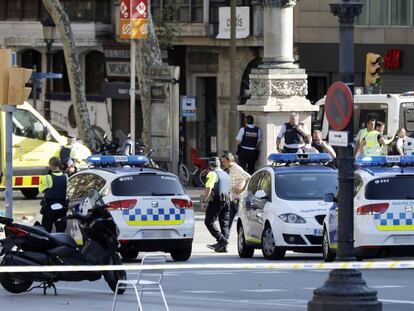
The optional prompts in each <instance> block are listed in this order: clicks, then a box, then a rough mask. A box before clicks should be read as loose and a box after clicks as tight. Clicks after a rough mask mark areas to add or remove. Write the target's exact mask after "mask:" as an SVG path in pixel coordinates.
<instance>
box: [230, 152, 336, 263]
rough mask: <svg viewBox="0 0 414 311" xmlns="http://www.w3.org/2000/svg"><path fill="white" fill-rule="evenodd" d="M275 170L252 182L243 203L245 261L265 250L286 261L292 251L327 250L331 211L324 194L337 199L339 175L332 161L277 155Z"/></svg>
mask: <svg viewBox="0 0 414 311" xmlns="http://www.w3.org/2000/svg"><path fill="white" fill-rule="evenodd" d="M268 160H269V161H271V162H273V164H272V165H269V166H266V167H264V168H262V169H260V170H259V171H257V172H256V173H255V174H254V175H253V176H252V177H251V179H250V180H249V183H248V185H247V190H246V191H245V193H244V195H243V197H242V198H241V201H240V207H239V219H238V222H237V233H238V239H237V246H238V253H239V256H240V257H242V258H249V257H252V256H253V254H254V250H255V249H260V248H261V249H262V253H263V255H264V257H265V258H267V259H281V258H283V257H284V255H285V253H286V251H287V250H293V251H301V252H314V251H319V252H320V250H321V246H322V224H323V220H324V218H325V216H326V215H327V213H328V210H329V207H330V205H329V204H328V203H326V202H324V201H323V198H324V194H326V193H336V191H337V183H338V182H337V179H338V172H337V170H336V169H335V168H333V167H331V166H328V165H326V164H327V163H328V162H329V161H331V160H332V158H331V157H330V155H328V154H325V153H320V154H317V153H316V154H272V155H270V156H269V159H268Z"/></svg>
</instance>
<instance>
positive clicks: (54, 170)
mask: <svg viewBox="0 0 414 311" xmlns="http://www.w3.org/2000/svg"><path fill="white" fill-rule="evenodd" d="M49 168H50V173H49V174H48V175H45V176H41V177H40V183H39V191H40V192H44V194H45V196H44V198H43V200H42V209H41V210H40V213H41V214H42V216H43V217H42V226H43V227H44V228H45V229H46V230H47V231H48V232H51V231H52V227H53V224H54V225H55V228H56V232H65V230H66V221H58V219H60V218H63V217H65V216H66V211H67V202H66V188H67V185H68V177H67V176H66V174H64V173H63V172H62V171H61V170H60V159H59V158H58V157H52V158H50V160H49Z"/></svg>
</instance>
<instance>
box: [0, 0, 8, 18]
mask: <svg viewBox="0 0 414 311" xmlns="http://www.w3.org/2000/svg"><path fill="white" fill-rule="evenodd" d="M6 1H7V0H0V20H2V19H6Z"/></svg>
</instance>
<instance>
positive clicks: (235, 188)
mask: <svg viewBox="0 0 414 311" xmlns="http://www.w3.org/2000/svg"><path fill="white" fill-rule="evenodd" d="M221 163H222V164H223V166H224V167H225V168H226V170H227V171H228V173H229V177H230V218H229V231H230V229H231V225H232V224H233V220H234V217H236V215H237V212H238V211H239V200H240V195H241V193H242V192H243V191H244V189H245V188H246V186H247V182H248V181H249V179H250V174H249V173H247V172H246V171H245V170H243V169H242V168H241V167H240V166H239V165H237V164H236V163H235V162H234V156H233V154H232V153H230V152H228V153H225V154H223V155H222V157H221Z"/></svg>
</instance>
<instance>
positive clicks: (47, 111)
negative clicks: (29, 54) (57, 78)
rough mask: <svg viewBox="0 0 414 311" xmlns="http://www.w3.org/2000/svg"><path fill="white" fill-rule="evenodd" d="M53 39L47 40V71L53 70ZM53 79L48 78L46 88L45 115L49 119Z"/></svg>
mask: <svg viewBox="0 0 414 311" xmlns="http://www.w3.org/2000/svg"><path fill="white" fill-rule="evenodd" d="M51 50H52V40H47V41H46V63H47V65H46V72H47V73H49V72H51V71H52V69H51V68H52V57H51V56H52V54H51ZM51 83H52V81H51V79H46V90H45V102H44V115H45V119H46V120H47V121H50V90H51V88H52V85H51Z"/></svg>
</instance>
